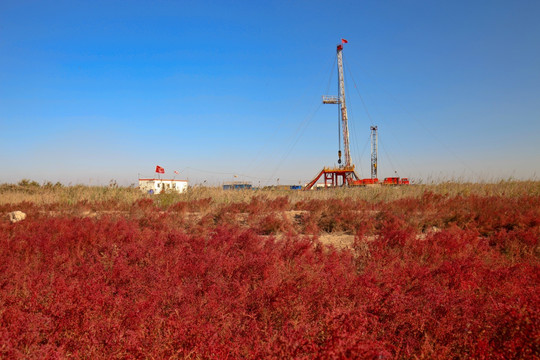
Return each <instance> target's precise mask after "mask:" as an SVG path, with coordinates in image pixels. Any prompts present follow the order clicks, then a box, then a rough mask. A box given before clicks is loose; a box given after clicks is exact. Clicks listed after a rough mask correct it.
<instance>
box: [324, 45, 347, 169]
mask: <svg viewBox="0 0 540 360" xmlns="http://www.w3.org/2000/svg"><path fill="white" fill-rule="evenodd" d="M345 43H347V40H345V39H341V44H339V45H338V46H337V64H338V91H339V95H338V96H333V95H323V104H338V105H340V108H341V111H340V113H339V114H340V117H341V119H340V120H341V129H342V132H343V134H342V135H343V151H344V152H345V164H343V165H342V166H340V167H342V168H346V167H349V166H351V165H352V164H351V150H350V146H349V123H348V118H347V103H346V101H345V79H344V77H343V44H345ZM340 147H341V141H340ZM338 164H340V165H341V149H340V150H339V151H338Z"/></svg>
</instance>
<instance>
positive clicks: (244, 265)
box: [0, 198, 540, 359]
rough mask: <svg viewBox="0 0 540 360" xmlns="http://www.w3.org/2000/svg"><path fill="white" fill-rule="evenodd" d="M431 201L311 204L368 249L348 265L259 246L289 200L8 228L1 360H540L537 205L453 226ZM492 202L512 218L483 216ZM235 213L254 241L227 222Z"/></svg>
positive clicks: (449, 205)
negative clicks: (244, 215)
mask: <svg viewBox="0 0 540 360" xmlns="http://www.w3.org/2000/svg"><path fill="white" fill-rule="evenodd" d="M435 200H436V202H437V207H438V206H441V205H440V204H445V206H444V207H441V210H440V211H438V212H433V209H431V207H430V206H429V204H428V203H427V201H428V199H427V198H423V199H419V200H411V201H401V202H396V203H391V204H388V205H385V204H378V205H377V206H376V209H369V211H370V212H366V211H363V209H352V210H351V208H350V205H351V204H350V203H348V202H340V201H334V202H332V203H331V205H330V208H325V207H324V204H321V203H314V204H309V203H304V204H300V205H299V206H300V208H299V209H298V210H303V209H302V207H304V208H308V207H312V208H313V210H312V211H313V212H312V214H313V217H311V218H309V217H308V216H309V214H308V215H306V219H308V220H309V219H311V220H309V221H311V222H312V223H311V224H312V225H313V226H327V225H328V224H334V225H333V226H336V227H338V228H340V229H342V228H343V229H347V230H348V231H355V233H357V234H358V237H357V238H356V240H355V243H354V246H353V249H342V250H338V249H334V248H332V247H330V248H328V247H323V246H322V245H321V244H319V243H318V242H317V241H316V240H312V239H310V238H307V237H304V236H302V235H295V234H293V231H292V230H291V229H292V228H291V226H292V225H290V224H289V225H288V227H287V228H286V230H287V232H288V234H289V235H280V237H279V238H274V237H268V236H261V235H258V234H257V232H259V233H263V234H266V233H274V232H278V231H280V225H279V223H278V222H276V219H279V217H280V216H283V211H285V210H286V209H287V208H288V206H289V205H288V202H287V201H285V200H283V199H278V200H276V201H275V202H273V203H272V204H271V206H270V209H268V211H267V212H264V213H261V214H258V213H251V212H250V211H251V210H250V209H252V210H253V211H257V212H258V211H261V209H262V205H261V199H256V200H254V201H252V202H251V203H247V204H243V205H242V206H240V207H239V209H237V210H234V207H231V208H230V209H229V210H227V209H221V210H219V211H221V213H220V214H219V216H215V217H214V215H212V214H206V215H204V216H202V217H200V218H195V220H193V221H188V220H186V218H185V216H186V215H185V212H186V211H185V209H186V207H189V208H190V209H191V207H190V206H188V205H185V204H182V205H179V206H176V207H175V206H172V207H171V209H170V211H165V212H160V211H158V210H157V209H156V208H155V207H154V206H153V205H152V204H151V203H149V202H148V201H141V202H138V203H137V204H135V208H134V210H132V211H131V212H130V214H128V216H126V217H125V218H123V217H118V216H116V217H107V216H103V217H101V218H92V219H85V218H79V217H58V218H47V217H35V218H29V219H27V220H25V221H23V222H20V223H16V224H9V223H7V222H5V223H0V357H2V358H15V359H16V358H40V359H41V358H65V357H75V358H81V357H84V358H107V359H108V358H193V359H195V358H212V359H222V358H232V359H236V358H250V359H251V358H253V359H254V358H274V359H278V358H279V359H281V358H300V359H301V358H310V359H311V358H324V359H342V358H371V359H394V358H397V359H399V358H404V359H408V358H479V359H481V358H484V359H487V358H505V359H506V358H535V357H538V356H539V351H540V348H539V346H540V345H539V341H540V332H539V325H538V324H540V318H539V307H538V304H539V303H540V298H539V293H540V292H539V291H538V284H539V282H540V271H539V268H538V240H539V234H540V231H539V224H540V222H539V221H538V211H536V210H535V206H536V205H535V204H537V203H538V201H537V200H535V199H522V200H516V201H515V202H509V203H508V204H507V203H505V202H504V201H499V200H498V199H490V200H489V201H484V200H483V199H481V198H474V199H464V200H463V201H462V204H461V206H462V210H459V215H457V214H458V210H457V209H458V208H457V203H455V202H454V200H453V199H445V198H437V199H435ZM414 201H417V203H418V208H419V210H418V211H419V212H418V213H416V214H414V216H415V218H414V219H413V218H407V217H406V216H402V213H403V212H409V213H410V209H411V208H413V204H414ZM492 203H494V204H495V206H496V207H497V209H499V211H504V212H505V213H504V214H498V213H496V214H495V213H493V214H494V215H493V216H494V217H493V218H491V217H490V218H487V217H484V216H482V215H481V213H482V211H485V213H490V211H491V210H489V209H486V208H487V207H489V206H490V204H492ZM385 206H387V207H385ZM195 207H196V208H204V209H205V210H208V201H205V202H201V203H198V204H195V205H194V207H193V208H195ZM482 209H484V210H482ZM353 210H354V211H355V212H354V211H353ZM359 210H362V211H359ZM239 211H242V212H248V213H249V214H248V215H249V217H251V218H253V220H249V219H248V220H247V221H253V224H255V225H256V227H255V228H254V229H249V228H246V227H245V226H243V227H241V226H239V225H234V223H233V222H230V221H228V220H229V219H227V221H224V220H222V218H225V217H226V216H227V213H228V212H231V213H234V214H238V213H239ZM332 213H335V214H337V215H336V217H335V218H331V214H332ZM354 214H356V216H357V217H355V215H354ZM370 214H372V215H370ZM452 214H454V215H456V217H455V219H456V221H450V222H446V223H445V221H446V220H444V219H449V218H451V217H452V216H453V215H452ZM497 214H498V215H497ZM411 216H412V215H411ZM441 219H442V220H441ZM460 219H461V220H460ZM420 220H422V221H426V222H429V223H430V224H435V223H436V224H439V225H440V226H441V229H439V230H438V231H436V232H435V231H434V232H427V233H420V232H419V229H420V228H423V226H422V224H421V223H419V221H420ZM281 230H283V229H281Z"/></svg>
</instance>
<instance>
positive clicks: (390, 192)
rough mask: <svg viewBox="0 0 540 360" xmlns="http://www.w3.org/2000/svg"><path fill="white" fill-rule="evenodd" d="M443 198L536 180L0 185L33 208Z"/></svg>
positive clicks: (517, 190)
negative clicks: (173, 188) (311, 185)
mask: <svg viewBox="0 0 540 360" xmlns="http://www.w3.org/2000/svg"><path fill="white" fill-rule="evenodd" d="M427 191H430V192H433V193H435V194H441V195H445V196H451V197H453V196H464V197H467V196H471V195H478V196H504V197H510V198H513V197H520V196H524V195H533V196H538V195H540V181H500V182H498V183H491V184H488V183H457V182H445V183H440V184H430V185H410V186H398V187H392V186H376V187H360V188H337V189H324V190H316V191H298V190H275V189H264V190H223V189H221V188H217V187H194V188H190V189H189V191H187V192H186V193H184V194H174V193H168V194H160V195H154V196H150V195H147V194H144V193H142V192H140V191H139V190H138V189H137V188H131V187H116V186H113V187H106V186H101V187H100V186H82V185H76V186H40V185H38V184H36V183H30V184H28V183H26V184H22V185H13V184H3V185H0V205H6V204H18V203H22V202H30V203H33V204H35V205H38V206H39V205H49V204H62V205H70V204H77V203H79V202H90V203H106V202H115V203H119V204H124V205H130V204H132V203H133V202H135V201H137V200H139V199H144V198H152V199H153V200H154V201H155V202H156V203H157V204H158V205H161V206H168V205H171V204H174V203H176V202H178V201H196V200H200V199H208V198H210V199H212V203H213V204H215V205H221V204H229V203H237V202H246V201H250V200H251V198H252V197H254V196H264V197H267V198H268V199H275V198H278V197H282V196H286V197H288V199H289V201H290V202H291V203H296V202H298V201H301V200H309V199H318V200H325V199H345V198H352V199H358V200H365V201H368V202H387V201H393V200H398V199H401V198H418V197H420V196H422V194H424V193H425V192H427Z"/></svg>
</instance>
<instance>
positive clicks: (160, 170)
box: [156, 165, 165, 174]
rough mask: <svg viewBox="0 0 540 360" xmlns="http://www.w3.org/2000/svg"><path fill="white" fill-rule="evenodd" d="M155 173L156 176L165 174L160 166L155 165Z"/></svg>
mask: <svg viewBox="0 0 540 360" xmlns="http://www.w3.org/2000/svg"><path fill="white" fill-rule="evenodd" d="M156 172H157V173H158V174H165V169H164V168H162V167H161V166H159V165H157V166H156Z"/></svg>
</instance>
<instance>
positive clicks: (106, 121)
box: [0, 0, 540, 185]
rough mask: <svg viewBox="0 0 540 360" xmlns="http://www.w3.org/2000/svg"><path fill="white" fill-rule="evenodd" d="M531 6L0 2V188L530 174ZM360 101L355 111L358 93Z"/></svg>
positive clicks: (534, 160)
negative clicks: (345, 165)
mask: <svg viewBox="0 0 540 360" xmlns="http://www.w3.org/2000/svg"><path fill="white" fill-rule="evenodd" d="M539 17H540V2H538V1H522V0H519V1H413V0H410V1H349V2H335V3H332V2H328V1H227V2H225V1H223V2H218V1H189V2H188V1H129V2H126V1H87V2H86V1H11V0H7V1H6V0H4V1H2V2H1V3H0V182H17V181H19V180H21V179H22V178H28V179H33V180H37V181H39V182H42V181H45V180H50V181H53V182H56V181H61V182H64V183H66V184H68V183H83V184H91V185H95V184H107V183H108V182H109V181H110V180H111V179H115V180H116V181H117V182H118V183H119V184H122V185H129V184H131V183H135V182H136V180H137V176H139V174H140V176H153V175H154V173H153V171H154V168H155V166H156V165H160V166H162V167H164V168H165V170H166V172H167V173H166V176H172V175H173V170H178V171H180V172H181V175H180V177H181V178H188V179H189V180H190V182H192V183H201V182H203V181H205V180H206V181H207V183H209V184H219V183H220V182H223V181H230V180H233V179H235V180H238V179H243V180H249V181H252V182H253V183H254V184H258V183H259V182H260V183H261V184H275V183H277V179H278V178H279V179H280V183H281V184H284V183H288V184H297V183H299V182H306V181H308V180H310V179H311V178H312V177H313V176H314V175H316V173H317V172H318V171H319V170H320V169H321V168H322V167H323V166H333V165H335V164H336V162H337V150H338V144H337V141H338V135H337V108H336V106H335V105H321V104H320V103H321V95H324V94H327V93H328V94H330V95H334V94H337V79H336V77H337V75H336V67H335V65H334V59H335V47H336V45H337V43H338V42H339V41H340V39H341V38H345V39H347V40H348V41H349V43H348V44H346V45H345V49H344V53H343V54H344V61H345V73H346V78H345V81H346V87H347V103H348V110H349V118H350V128H351V152H352V157H353V161H354V163H355V164H356V167H357V172H358V173H359V174H360V175H362V176H364V177H369V144H368V140H369V126H370V125H372V124H374V125H377V126H378V127H379V136H380V138H379V139H380V148H379V177H380V178H383V177H386V176H392V175H393V174H394V173H395V172H396V171H397V173H398V174H399V175H400V176H405V177H407V176H408V177H410V178H413V179H416V180H419V181H424V182H425V181H432V180H441V179H443V180H450V179H462V180H482V181H494V180H499V179H508V178H510V177H513V178H518V179H533V178H535V179H538V176H539V175H540V60H539V59H540V41H538V37H539V35H540V22H538V18H539ZM360 96H361V97H362V99H363V100H364V103H365V106H363V103H362V101H361V98H360ZM234 175H237V177H236V178H235V177H234Z"/></svg>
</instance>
